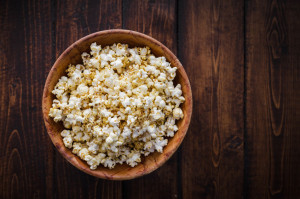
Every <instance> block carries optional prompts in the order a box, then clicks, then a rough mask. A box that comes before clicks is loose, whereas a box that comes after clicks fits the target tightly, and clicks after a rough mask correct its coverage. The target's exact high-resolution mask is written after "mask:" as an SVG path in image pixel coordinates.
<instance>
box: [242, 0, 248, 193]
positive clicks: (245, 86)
mask: <svg viewBox="0 0 300 199" xmlns="http://www.w3.org/2000/svg"><path fill="white" fill-rule="evenodd" d="M247 3H248V2H247V0H244V21H243V23H244V24H243V26H244V95H243V113H244V176H243V178H244V179H243V182H244V184H243V198H244V199H247V198H248V162H249V160H248V142H247V140H248V139H247V138H248V134H247V89H248V87H247V74H248V73H247V68H248V66H247V35H246V33H247Z"/></svg>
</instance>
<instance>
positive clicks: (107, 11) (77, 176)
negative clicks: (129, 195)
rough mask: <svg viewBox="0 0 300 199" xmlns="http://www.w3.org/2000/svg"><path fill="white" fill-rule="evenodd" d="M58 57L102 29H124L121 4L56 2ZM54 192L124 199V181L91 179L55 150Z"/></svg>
mask: <svg viewBox="0 0 300 199" xmlns="http://www.w3.org/2000/svg"><path fill="white" fill-rule="evenodd" d="M55 9H56V10H55V24H56V25H55V27H56V30H55V35H56V43H55V44H56V58H58V56H59V55H60V54H61V53H62V52H63V51H64V50H65V49H66V48H67V47H68V46H69V45H71V44H72V43H73V42H75V41H76V40H78V39H80V38H81V37H83V36H86V35H88V34H90V33H93V32H97V31H100V30H103V29H110V28H121V25H122V2H121V1H120V0H113V1H96V0H88V1H83V0H75V1H74V0H67V1H57V3H55ZM54 171H55V173H54V181H55V183H54V184H55V186H54V190H56V192H55V195H54V196H55V197H58V198H97V197H101V198H121V197H122V184H121V182H108V181H105V180H100V179H97V178H94V177H92V176H89V175H87V174H85V173H83V172H81V171H79V170H78V169H77V168H75V167H74V166H72V165H71V164H70V163H68V162H67V161H66V160H64V158H63V157H62V156H61V155H60V154H59V152H57V151H56V150H55V168H54Z"/></svg>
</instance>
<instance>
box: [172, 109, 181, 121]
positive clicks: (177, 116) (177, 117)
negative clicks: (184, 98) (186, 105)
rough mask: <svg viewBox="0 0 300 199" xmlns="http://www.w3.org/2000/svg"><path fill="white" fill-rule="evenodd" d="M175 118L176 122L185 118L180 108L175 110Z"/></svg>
mask: <svg viewBox="0 0 300 199" xmlns="http://www.w3.org/2000/svg"><path fill="white" fill-rule="evenodd" d="M173 117H174V118H175V119H176V120H179V119H181V118H183V112H182V110H181V109H180V108H175V109H174V110H173Z"/></svg>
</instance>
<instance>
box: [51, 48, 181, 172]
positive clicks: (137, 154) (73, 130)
mask: <svg viewBox="0 0 300 199" xmlns="http://www.w3.org/2000/svg"><path fill="white" fill-rule="evenodd" d="M90 48H91V52H90V54H88V53H82V60H83V64H77V65H76V66H75V65H69V66H68V68H67V70H66V72H67V76H62V77H61V78H60V79H59V81H58V83H57V84H56V86H55V88H54V90H53V91H52V93H53V94H54V95H55V96H56V99H54V100H53V104H52V108H51V109H50V112H49V116H50V117H52V118H53V119H54V121H55V122H59V121H62V122H63V125H64V127H65V128H66V129H65V130H63V131H62V132H61V136H62V137H63V142H64V145H65V146H66V147H68V148H70V149H72V152H73V153H74V154H77V155H78V156H79V157H80V158H81V159H83V160H84V161H86V162H87V164H88V165H89V166H90V168H91V169H96V168H97V166H98V165H100V164H102V165H104V166H105V167H109V168H114V166H115V165H116V164H117V163H119V164H123V163H124V162H126V163H127V164H128V165H130V166H132V167H134V166H135V165H137V164H138V163H139V162H141V155H142V154H143V155H144V156H148V155H149V154H150V153H153V152H154V151H158V152H162V151H163V147H164V146H166V145H167V143H168V139H167V137H173V136H174V133H175V132H176V131H177V130H178V127H177V126H176V124H175V121H176V120H179V119H181V118H183V112H182V110H181V108H180V104H181V103H183V102H184V100H185V99H184V97H183V96H182V90H181V85H180V84H178V85H176V86H175V87H174V85H173V79H174V77H175V76H176V67H171V65H170V63H169V62H167V61H166V58H165V57H155V56H154V55H153V54H151V51H150V49H149V48H148V47H145V48H140V47H135V48H129V47H128V45H126V44H120V43H118V44H114V45H112V46H106V47H104V48H102V47H101V46H100V45H97V44H96V43H92V44H91V46H90Z"/></svg>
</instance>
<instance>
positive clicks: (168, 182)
mask: <svg viewBox="0 0 300 199" xmlns="http://www.w3.org/2000/svg"><path fill="white" fill-rule="evenodd" d="M123 5H124V7H123V17H124V18H123V28H124V29H130V30H135V31H139V32H142V33H145V34H147V35H149V36H152V37H154V38H155V39H157V40H158V41H160V42H162V43H163V44H164V45H166V46H167V47H168V48H169V49H170V50H171V51H172V52H173V53H175V54H176V53H177V45H176V43H177V42H176V41H177V34H176V24H177V20H176V1H170V0H159V1H139V0H134V1H131V0H123ZM177 161H178V159H177V154H176V153H175V154H174V155H173V157H171V158H170V160H168V161H167V162H166V163H165V164H164V165H163V166H162V167H161V168H159V169H158V170H156V171H154V172H153V173H151V174H149V175H147V176H145V177H142V178H139V179H136V180H133V181H128V182H123V188H124V190H123V194H124V197H125V198H128V199H129V198H177V197H178V195H179V190H178V183H180V182H179V181H178V175H177V170H178V164H177Z"/></svg>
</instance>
